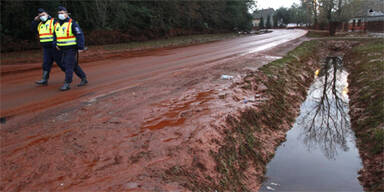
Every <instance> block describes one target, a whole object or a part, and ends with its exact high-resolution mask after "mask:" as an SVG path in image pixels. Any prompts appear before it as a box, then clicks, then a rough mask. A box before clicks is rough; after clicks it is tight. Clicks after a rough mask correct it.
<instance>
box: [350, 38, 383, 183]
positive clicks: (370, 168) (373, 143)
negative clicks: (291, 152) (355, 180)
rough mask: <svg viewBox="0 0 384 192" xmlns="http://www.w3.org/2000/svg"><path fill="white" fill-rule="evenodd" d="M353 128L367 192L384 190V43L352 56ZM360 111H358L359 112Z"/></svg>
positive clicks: (369, 43)
mask: <svg viewBox="0 0 384 192" xmlns="http://www.w3.org/2000/svg"><path fill="white" fill-rule="evenodd" d="M348 59H349V63H348V64H349V65H350V66H349V70H350V71H351V73H350V87H353V90H354V92H353V93H351V94H352V95H351V103H352V106H351V110H355V112H352V113H351V118H352V129H353V130H354V131H355V134H356V138H357V146H358V148H359V151H360V154H361V157H362V160H363V163H364V171H363V173H362V182H363V185H364V189H365V190H366V191H384V182H383V180H382V179H383V177H384V169H383V168H384V165H383V162H384V121H383V120H384V40H383V39H376V40H366V41H361V42H360V44H359V45H358V46H356V47H354V48H353V49H352V50H351V52H350V53H349V58H348ZM356 109H358V110H356Z"/></svg>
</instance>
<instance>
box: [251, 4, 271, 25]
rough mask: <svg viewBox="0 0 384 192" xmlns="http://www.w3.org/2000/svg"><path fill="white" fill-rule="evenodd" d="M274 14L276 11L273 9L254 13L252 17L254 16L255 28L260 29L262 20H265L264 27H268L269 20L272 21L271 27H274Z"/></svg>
mask: <svg viewBox="0 0 384 192" xmlns="http://www.w3.org/2000/svg"><path fill="white" fill-rule="evenodd" d="M274 14H275V10H274V9H272V8H269V9H262V10H259V11H255V12H253V14H252V16H253V20H252V24H253V27H259V25H260V21H261V18H263V21H264V27H266V26H267V20H268V18H269V19H270V22H271V27H273V26H274V23H273V15H274ZM268 16H269V17H268Z"/></svg>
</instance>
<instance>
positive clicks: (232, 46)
mask: <svg viewBox="0 0 384 192" xmlns="http://www.w3.org/2000/svg"><path fill="white" fill-rule="evenodd" d="M304 34H305V32H304V31H300V30H282V31H279V32H273V33H269V34H265V35H260V36H249V37H243V38H238V39H233V40H227V41H221V42H215V43H209V44H203V45H197V46H190V47H183V48H177V49H168V50H166V49H162V50H156V51H153V52H148V55H147V54H146V55H142V56H134V57H131V56H126V55H124V54H123V55H122V56H121V57H117V58H116V57H112V58H109V59H108V60H101V61H96V62H90V63H86V64H85V65H83V66H84V68H85V71H86V73H87V74H88V76H89V80H90V84H89V86H87V87H84V88H75V87H73V89H72V90H70V91H68V92H64V93H62V92H59V91H58V88H59V86H60V85H61V84H62V80H63V78H64V74H62V72H59V71H57V69H55V71H54V72H53V74H52V75H51V77H52V78H51V79H50V82H49V83H50V84H49V86H48V87H34V86H33V81H34V80H37V79H39V77H40V72H39V71H26V72H23V73H17V74H15V75H12V76H11V75H4V76H2V79H1V116H2V117H4V116H5V117H11V118H9V119H7V121H6V123H5V124H2V125H1V129H0V131H1V132H0V133H1V146H2V147H1V159H2V161H1V173H2V177H1V183H0V184H1V185H0V189H1V190H2V191H35V190H48V191H53V190H54V191H61V190H64V191H164V190H165V191H169V190H175V191H178V190H180V191H184V190H186V188H185V187H184V186H183V185H181V184H180V183H178V182H175V181H174V180H172V179H170V178H169V177H168V176H167V174H166V172H167V170H169V169H170V168H174V167H175V166H181V165H195V166H194V167H196V169H198V171H201V172H204V175H209V176H211V177H212V178H215V175H217V173H216V172H215V171H214V170H215V168H214V167H215V166H216V165H215V161H214V160H213V158H212V157H211V156H210V155H209V154H210V151H215V149H216V150H217V148H218V147H219V146H218V144H217V143H216V142H215V140H213V138H215V139H216V140H220V139H222V137H223V135H221V134H220V133H221V131H222V129H223V127H224V123H225V116H227V115H228V114H230V113H237V112H238V111H240V110H241V109H244V108H245V107H247V106H252V103H251V102H250V103H244V102H242V101H243V100H244V99H249V98H247V95H246V94H245V93H241V92H238V90H237V92H236V90H232V89H231V86H232V81H229V80H221V79H220V76H221V74H228V75H233V76H235V79H234V81H240V80H241V79H242V75H243V74H244V72H245V71H247V70H256V69H257V68H258V67H260V66H262V65H264V64H267V63H268V62H270V61H272V60H275V59H277V58H279V57H280V56H283V55H284V54H285V53H287V52H288V51H289V50H291V49H293V48H294V47H295V46H293V45H297V44H298V43H299V42H300V41H295V42H290V44H283V45H282V46H279V48H275V49H269V50H259V49H260V46H264V48H271V47H273V46H276V45H278V44H279V43H277V42H280V43H285V42H288V41H290V40H293V39H296V38H298V37H300V36H303V35H304ZM268 45H269V47H268ZM128 55H129V54H128ZM75 78H76V77H75ZM78 81H79V80H78V79H76V80H75V82H74V83H73V84H76V83H77V82H78ZM234 91H235V92H234ZM228 95H232V97H229V96H228ZM261 102H262V101H261ZM219 130H221V131H219ZM259 185H260V183H255V184H254V186H253V189H257V188H258V187H259Z"/></svg>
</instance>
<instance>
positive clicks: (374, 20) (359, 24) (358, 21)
mask: <svg viewBox="0 0 384 192" xmlns="http://www.w3.org/2000/svg"><path fill="white" fill-rule="evenodd" d="M348 30H349V31H356V32H359V31H364V32H365V31H368V32H384V13H383V12H381V11H375V10H374V9H369V10H367V11H366V12H365V13H363V14H360V15H359V16H356V17H354V18H352V19H350V20H349V22H348Z"/></svg>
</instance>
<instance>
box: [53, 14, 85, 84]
mask: <svg viewBox="0 0 384 192" xmlns="http://www.w3.org/2000/svg"><path fill="white" fill-rule="evenodd" d="M58 18H59V21H58V22H57V23H56V24H55V27H54V38H56V48H57V49H58V50H60V51H61V52H62V57H63V58H62V61H63V63H62V65H63V66H64V68H65V82H64V85H63V86H62V87H61V88H60V90H61V91H67V90H69V89H70V88H71V86H70V85H71V83H72V79H73V72H75V73H76V74H77V75H78V76H79V77H80V79H81V82H80V84H78V85H77V86H79V87H80V86H84V85H86V84H88V80H87V76H86V74H85V73H84V71H83V70H82V69H81V67H80V66H79V63H78V54H79V52H82V51H83V50H84V34H83V32H82V30H81V29H80V26H79V25H78V24H77V22H76V21H74V20H73V19H72V18H70V17H69V15H68V11H67V9H66V8H65V7H63V6H59V7H58ZM76 56H77V58H76Z"/></svg>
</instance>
